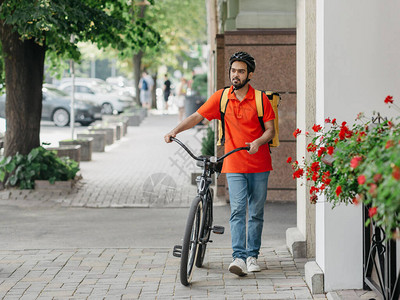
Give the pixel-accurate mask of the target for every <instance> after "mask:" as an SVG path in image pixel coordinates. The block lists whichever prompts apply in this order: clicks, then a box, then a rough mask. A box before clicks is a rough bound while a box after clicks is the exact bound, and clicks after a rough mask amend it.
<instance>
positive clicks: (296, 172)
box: [293, 168, 304, 179]
mask: <svg viewBox="0 0 400 300" xmlns="http://www.w3.org/2000/svg"><path fill="white" fill-rule="evenodd" d="M303 174H304V170H303V169H301V168H300V169H298V170H296V171H295V172H294V173H293V179H294V178H300V177H301V176H303Z"/></svg>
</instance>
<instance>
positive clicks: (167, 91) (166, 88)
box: [163, 74, 171, 112]
mask: <svg viewBox="0 0 400 300" xmlns="http://www.w3.org/2000/svg"><path fill="white" fill-rule="evenodd" d="M163 91H164V103H165V109H166V110H167V112H168V98H169V95H171V81H170V80H169V79H168V74H165V75H164V86H163Z"/></svg>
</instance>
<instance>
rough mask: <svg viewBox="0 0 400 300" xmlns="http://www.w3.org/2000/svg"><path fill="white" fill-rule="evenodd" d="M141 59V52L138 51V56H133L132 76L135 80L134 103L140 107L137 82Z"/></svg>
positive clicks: (139, 74)
mask: <svg viewBox="0 0 400 300" xmlns="http://www.w3.org/2000/svg"><path fill="white" fill-rule="evenodd" d="M142 57H143V51H142V50H140V51H139V53H138V54H135V55H134V56H133V76H134V79H135V88H136V103H137V104H138V105H140V106H141V104H140V89H139V80H140V76H141V75H142V74H141V73H142V70H141V68H142Z"/></svg>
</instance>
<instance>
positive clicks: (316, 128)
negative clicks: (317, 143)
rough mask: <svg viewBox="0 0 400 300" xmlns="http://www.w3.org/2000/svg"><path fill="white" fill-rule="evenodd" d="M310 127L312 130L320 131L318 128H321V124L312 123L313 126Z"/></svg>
mask: <svg viewBox="0 0 400 300" xmlns="http://www.w3.org/2000/svg"><path fill="white" fill-rule="evenodd" d="M312 129H313V130H314V132H318V131H320V130H321V129H322V126H321V125H315V124H314V126H313V127H312Z"/></svg>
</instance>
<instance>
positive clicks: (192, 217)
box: [180, 196, 203, 286]
mask: <svg viewBox="0 0 400 300" xmlns="http://www.w3.org/2000/svg"><path fill="white" fill-rule="evenodd" d="M202 217H203V203H202V201H201V198H200V197H198V196H197V197H196V198H194V200H193V202H192V205H191V207H190V210H189V215H188V219H187V221H186V227H185V234H184V236H183V242H182V254H181V265H180V279H181V283H182V284H183V285H185V286H186V285H189V283H190V282H191V281H192V276H193V271H194V266H195V262H196V260H197V255H198V250H199V243H198V239H199V232H200V223H201V219H202Z"/></svg>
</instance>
